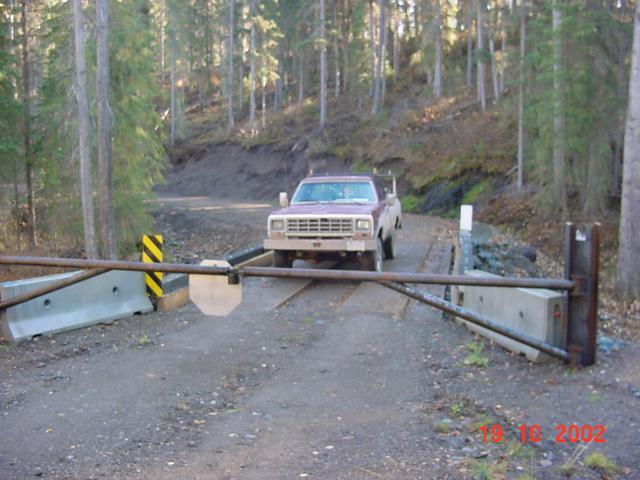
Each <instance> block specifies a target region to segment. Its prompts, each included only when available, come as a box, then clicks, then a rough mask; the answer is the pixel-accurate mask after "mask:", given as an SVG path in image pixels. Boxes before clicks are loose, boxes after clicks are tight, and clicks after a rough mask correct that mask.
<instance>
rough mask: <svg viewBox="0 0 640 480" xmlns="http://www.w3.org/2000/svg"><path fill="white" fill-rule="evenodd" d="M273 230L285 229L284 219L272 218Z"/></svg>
mask: <svg viewBox="0 0 640 480" xmlns="http://www.w3.org/2000/svg"><path fill="white" fill-rule="evenodd" d="M271 230H274V231H282V230H284V220H271Z"/></svg>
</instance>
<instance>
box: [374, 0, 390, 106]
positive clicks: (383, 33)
mask: <svg viewBox="0 0 640 480" xmlns="http://www.w3.org/2000/svg"><path fill="white" fill-rule="evenodd" d="M386 20H387V19H386V0H380V27H379V30H378V37H379V39H378V54H377V57H378V58H377V60H378V61H377V63H376V69H375V75H374V77H373V83H374V85H373V102H372V105H371V115H377V114H378V112H379V111H380V103H381V102H380V97H381V95H382V75H383V63H384V43H385V38H386V37H387V23H386Z"/></svg>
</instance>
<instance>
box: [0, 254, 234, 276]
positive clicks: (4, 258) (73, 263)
mask: <svg viewBox="0 0 640 480" xmlns="http://www.w3.org/2000/svg"><path fill="white" fill-rule="evenodd" d="M0 265H32V266H36V267H62V268H85V269H88V268H103V269H108V270H129V271H136V272H164V273H191V274H196V275H228V274H230V273H232V270H231V269H230V268H228V267H204V266H200V265H188V264H183V263H143V262H128V261H124V260H85V259H82V258H53V257H10V256H8V255H0Z"/></svg>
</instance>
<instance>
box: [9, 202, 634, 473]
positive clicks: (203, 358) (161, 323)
mask: <svg viewBox="0 0 640 480" xmlns="http://www.w3.org/2000/svg"><path fill="white" fill-rule="evenodd" d="M162 202H163V204H164V208H163V209H162V212H163V213H162V214H161V216H160V220H159V226H160V228H162V229H164V230H163V231H164V232H165V235H166V236H167V237H168V240H169V241H168V244H169V245H170V246H171V248H172V251H173V255H174V258H176V259H179V260H187V261H196V260H199V259H201V258H203V257H204V256H216V255H218V254H220V253H221V252H223V251H225V250H227V249H228V247H229V246H231V245H237V244H238V242H239V241H240V239H242V243H245V244H248V243H252V241H253V240H257V239H259V238H261V236H262V235H263V232H264V227H263V226H264V225H265V221H264V220H265V218H266V215H267V213H268V210H269V206H267V205H264V204H232V203H229V202H217V201H214V200H211V199H208V198H204V197H199V198H183V197H170V196H167V197H163V199H162ZM404 226H405V228H404V229H403V230H402V236H401V239H400V243H399V248H400V252H399V257H398V259H397V260H395V261H393V262H386V264H385V269H388V270H399V271H429V272H434V273H446V272H447V271H448V268H449V258H450V257H449V255H450V245H451V243H450V242H451V230H450V229H451V224H450V223H449V222H446V221H443V220H438V219H433V218H428V217H419V216H408V217H407V218H406V220H405V222H404ZM165 227H166V229H165ZM287 288H288V287H287V286H286V285H285V286H284V287H283V286H282V284H280V283H278V282H276V281H275V280H268V279H262V280H258V279H252V280H251V281H250V282H248V284H247V289H246V291H247V292H249V293H248V295H247V297H248V300H247V302H246V303H245V304H243V305H242V306H241V307H240V308H238V309H237V310H236V311H235V312H234V313H233V314H232V315H230V316H229V317H228V318H207V317H204V316H203V315H201V314H200V313H199V312H198V311H197V309H196V308H195V307H194V306H193V305H189V306H187V307H185V308H183V309H181V310H180V311H178V312H173V313H155V314H150V315H145V316H138V317H134V318H131V319H127V320H122V321H119V322H116V323H114V324H113V325H111V326H98V327H94V328H90V329H85V330H80V331H75V332H70V333H66V334H62V335H58V336H56V337H52V338H45V337H43V338H38V339H36V340H34V341H32V342H27V343H23V344H20V345H18V346H10V345H6V344H1V345H0V375H1V380H0V406H1V408H2V410H1V413H0V432H1V436H0V478H2V479H23V478H33V477H42V478H56V479H59V478H60V479H61V478H82V479H85V478H86V479H89V478H122V479H147V478H149V479H150V478H153V479H156V478H158V479H272V478H273V479H287V478H291V479H293V478H323V479H338V478H353V479H380V478H387V479H391V478H397V479H413V478H415V479H432V478H442V479H444V478H451V479H458V478H463V479H464V478H519V477H521V476H522V475H524V474H525V473H528V474H530V475H532V476H533V478H565V477H564V476H563V471H561V469H560V467H561V466H562V465H565V466H566V464H567V460H568V459H569V457H570V456H571V455H572V454H574V453H575V452H576V450H577V449H578V448H581V446H580V445H578V444H575V443H565V444H562V443H557V442H556V439H555V437H556V433H557V432H556V426H557V425H559V424H567V425H568V424H571V423H576V424H580V425H584V424H591V425H595V424H603V425H605V426H606V443H604V444H597V445H596V444H593V443H592V444H590V445H589V446H588V447H587V449H586V450H585V451H582V452H581V453H580V454H579V455H578V456H577V459H576V461H575V462H574V463H575V465H574V466H573V467H572V468H574V470H575V472H577V473H576V475H577V476H576V477H575V478H600V475H601V473H600V472H599V471H598V470H596V469H593V468H589V467H587V466H585V465H583V463H584V460H585V458H586V457H587V455H588V454H589V453H591V452H593V451H599V452H602V453H604V454H606V455H607V456H608V458H610V459H611V460H612V461H613V462H615V464H616V468H617V470H616V472H609V473H607V475H609V477H608V478H611V477H614V476H616V475H619V476H620V477H621V478H639V477H638V475H639V474H638V467H639V466H640V465H639V463H640V458H639V456H638V447H637V441H638V439H639V438H640V435H639V434H638V432H639V431H640V414H639V413H638V412H639V409H638V407H639V406H640V398H638V396H636V395H635V392H636V391H638V390H640V376H639V375H638V367H637V366H638V364H640V362H638V359H640V348H638V346H636V345H627V346H626V347H625V348H624V349H623V350H621V351H617V352H613V353H608V354H602V355H601V357H600V361H599V363H598V365H597V366H596V367H594V368H590V369H584V370H579V371H573V370H569V369H567V367H565V366H564V365H560V364H558V363H555V362H552V363H549V364H548V365H531V364H529V363H528V362H527V361H526V360H525V359H523V358H521V357H517V356H514V355H510V354H508V353H507V352H505V351H504V350H502V349H501V348H499V347H494V346H492V345H489V344H486V345H485V347H484V349H483V350H482V352H481V356H482V357H483V358H485V359H486V360H487V362H488V366H487V367H485V368H481V367H476V366H472V365H467V364H466V363H465V362H464V360H465V359H466V357H467V356H468V354H469V353H470V352H469V349H468V347H469V345H470V343H471V342H473V341H474V340H475V339H474V337H472V336H471V335H470V334H469V333H468V332H467V331H466V329H465V328H464V327H462V326H459V325H457V324H455V323H454V322H451V321H445V320H444V319H443V318H442V316H441V315H440V314H439V313H438V312H436V311H434V310H432V309H429V308H427V307H426V306H423V305H420V304H416V303H413V302H407V301H406V299H405V298H404V297H401V296H399V295H398V294H396V293H394V292H391V291H387V290H384V289H383V288H382V287H379V286H375V285H370V284H362V285H359V284H355V283H352V284H338V283H319V284H315V285H312V286H311V287H309V288H307V289H305V290H304V291H302V292H301V293H300V294H299V295H297V296H295V297H294V298H293V299H292V300H291V301H290V302H288V303H285V304H284V305H283V306H282V307H280V308H277V309H275V310H274V309H273V308H272V307H273V305H276V304H277V303H278V302H274V298H275V297H277V296H279V295H281V294H282V293H281V292H282V291H283V290H286V289H287ZM434 291H437V293H440V294H442V293H443V292H442V291H441V290H437V289H435V290H434ZM634 365H635V366H634ZM487 423H488V424H489V425H492V424H495V423H499V424H500V425H501V426H502V427H503V429H504V431H505V434H504V439H503V440H502V441H501V442H499V443H492V442H487V443H485V442H483V438H482V434H481V433H480V430H479V429H480V427H481V425H483V424H487ZM522 423H526V424H534V423H536V424H539V425H540V426H541V429H542V431H543V438H542V440H541V441H540V442H537V443H533V444H526V445H521V444H520V443H519V442H517V441H516V438H517V435H518V431H517V426H518V425H520V424H522ZM569 466H571V465H569ZM565 470H567V469H566V468H565ZM521 478H526V477H521Z"/></svg>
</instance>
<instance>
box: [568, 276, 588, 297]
mask: <svg viewBox="0 0 640 480" xmlns="http://www.w3.org/2000/svg"><path fill="white" fill-rule="evenodd" d="M571 280H572V281H573V282H574V284H575V286H574V287H573V289H571V291H570V292H569V295H571V296H572V297H583V296H585V295H586V294H587V293H588V291H589V278H588V277H587V276H586V275H572V276H571Z"/></svg>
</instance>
